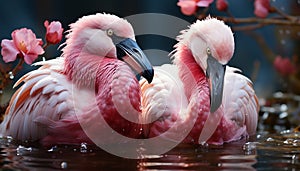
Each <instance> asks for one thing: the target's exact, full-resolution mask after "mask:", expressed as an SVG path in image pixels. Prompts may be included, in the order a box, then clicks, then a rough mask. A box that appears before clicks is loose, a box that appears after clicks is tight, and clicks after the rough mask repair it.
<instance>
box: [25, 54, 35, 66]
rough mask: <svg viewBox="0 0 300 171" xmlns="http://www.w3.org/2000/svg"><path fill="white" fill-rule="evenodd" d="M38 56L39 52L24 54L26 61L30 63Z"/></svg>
mask: <svg viewBox="0 0 300 171" xmlns="http://www.w3.org/2000/svg"><path fill="white" fill-rule="evenodd" d="M37 58H38V55H37V54H25V55H24V61H25V62H26V63H27V64H28V65H31V64H32V63H33V61H34V60H36V59H37Z"/></svg>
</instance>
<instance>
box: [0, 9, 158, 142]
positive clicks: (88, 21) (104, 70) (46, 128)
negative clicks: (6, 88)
mask: <svg viewBox="0 0 300 171" xmlns="http://www.w3.org/2000/svg"><path fill="white" fill-rule="evenodd" d="M62 52H63V53H62V56H61V57H58V58H55V59H52V60H47V61H40V62H37V63H35V65H39V66H41V67H40V68H39V69H37V70H34V71H31V72H29V73H27V74H26V75H24V76H23V77H22V78H20V79H19V80H18V81H17V82H16V83H15V87H16V86H19V85H20V84H21V83H22V82H24V84H23V85H22V86H20V88H19V89H18V90H17V91H16V92H15V93H14V95H13V96H12V98H11V101H10V103H9V106H8V108H7V110H6V113H5V118H4V120H3V122H2V123H1V126H0V131H1V134H2V136H11V137H12V138H14V139H15V140H17V141H29V142H36V141H39V142H41V143H42V144H43V145H45V146H48V145H53V144H79V143H83V142H84V143H93V141H92V140H91V138H90V136H88V135H87V134H88V133H89V132H90V135H91V136H92V137H93V136H94V137H96V138H97V137H100V138H101V139H109V138H107V137H105V135H102V134H101V126H102V124H103V123H101V122H98V121H99V119H98V118H99V117H100V115H101V116H103V118H104V119H105V121H106V122H107V123H108V124H109V125H110V126H111V128H112V129H113V130H114V131H117V132H119V133H120V134H122V135H124V136H127V137H132V138H136V137H139V136H140V135H141V128H140V127H141V126H140V124H138V119H139V117H140V116H139V115H140V114H141V109H140V105H141V99H140V86H139V82H138V80H137V76H136V75H137V74H139V75H141V76H143V77H144V78H145V79H147V80H148V81H149V82H151V80H152V78H153V68H152V66H151V64H150V62H149V60H148V59H147V57H146V56H145V55H144V53H143V52H142V50H141V49H140V48H139V46H138V45H137V43H136V41H135V37H134V31H133V28H132V26H131V25H130V24H129V23H128V22H127V21H126V20H124V19H121V18H119V17H117V16H115V15H111V14H102V13H97V14H93V15H89V16H84V17H82V18H80V19H78V20H77V21H76V22H75V23H73V24H71V25H70V30H69V32H68V34H67V36H66V42H65V46H64V47H63V49H62ZM126 95H127V96H128V97H125V96H126ZM127 100H129V101H127ZM127 105H130V107H127ZM118 106H119V107H118ZM120 106H121V107H120ZM122 106H125V107H123V108H122ZM122 113H123V114H124V115H126V114H127V115H129V116H128V117H129V118H131V119H132V120H127V119H126V118H124V117H123V116H124V115H121V114H122ZM102 132H103V131H102ZM111 141H113V140H111Z"/></svg>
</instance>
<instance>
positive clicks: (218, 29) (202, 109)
mask: <svg viewBox="0 0 300 171" xmlns="http://www.w3.org/2000/svg"><path fill="white" fill-rule="evenodd" d="M178 39H179V43H178V44H177V45H176V46H175V47H176V50H175V52H174V61H173V62H174V64H175V65H168V64H166V65H163V66H160V67H157V70H156V71H155V73H156V74H155V76H154V79H153V82H152V83H151V84H147V83H146V82H145V80H144V81H143V80H142V81H141V82H140V84H141V86H142V87H141V89H142V105H143V106H144V108H145V110H144V111H143V116H142V120H144V123H149V122H152V123H151V124H148V125H145V126H144V134H145V135H146V136H148V137H154V136H158V135H160V136H168V135H173V136H176V131H175V132H174V131H173V134H170V133H168V134H167V132H170V131H167V130H168V129H169V128H170V127H172V126H175V125H174V124H175V121H176V126H177V130H180V131H181V133H184V132H187V131H189V132H188V133H187V135H188V136H187V137H186V138H185V142H194V143H204V142H207V143H211V144H222V143H224V142H230V141H234V140H238V139H240V138H241V137H243V136H247V135H252V134H254V133H255V131H256V126H257V113H258V108H259V107H258V101H257V97H256V95H255V92H254V90H253V87H252V83H251V81H250V80H249V79H248V78H246V77H245V76H243V75H241V74H240V73H239V70H238V69H236V68H232V67H229V66H226V67H225V64H226V63H227V62H228V61H229V60H230V59H231V57H232V55H233V52H234V39H233V34H232V32H231V30H230V28H229V27H228V26H226V25H225V24H224V23H223V22H221V21H219V20H217V19H214V18H207V19H205V20H203V21H197V22H196V23H195V24H192V25H191V27H190V28H189V29H188V30H186V31H183V32H182V34H181V35H180V36H179V37H178ZM166 73H168V74H166ZM170 76H171V77H172V79H171V78H170ZM223 89H224V91H223ZM177 119H179V121H178V120H177ZM154 120H155V121H154ZM177 123H179V124H177ZM194 123H195V125H194V126H193V127H192V128H191V130H185V129H187V125H188V124H194ZM180 131H179V132H180ZM163 132H165V134H162V133H163ZM177 136H178V132H177ZM169 138H170V137H169ZM173 138H174V137H173Z"/></svg>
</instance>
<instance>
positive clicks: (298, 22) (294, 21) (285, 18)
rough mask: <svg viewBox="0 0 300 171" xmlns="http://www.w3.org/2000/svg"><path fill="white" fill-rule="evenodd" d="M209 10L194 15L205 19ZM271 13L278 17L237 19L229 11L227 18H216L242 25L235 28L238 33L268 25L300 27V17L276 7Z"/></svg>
mask: <svg viewBox="0 0 300 171" xmlns="http://www.w3.org/2000/svg"><path fill="white" fill-rule="evenodd" d="M207 9H208V8H205V10H203V11H202V12H201V13H200V14H199V13H198V14H197V13H195V14H194V15H195V16H196V18H198V19H203V18H205V17H206V16H207V14H206V12H207ZM269 12H270V13H275V14H277V16H275V17H269V18H258V17H248V18H236V17H234V16H233V15H232V14H231V13H230V11H229V10H227V11H226V13H227V16H216V17H217V18H218V19H220V20H223V21H224V22H227V23H232V24H241V25H242V26H234V27H233V29H234V30H237V31H245V30H255V29H258V28H261V27H264V26H267V25H286V26H300V16H292V15H288V14H286V13H284V12H282V11H280V10H279V9H277V8H276V7H273V6H272V7H271V8H270V9H269Z"/></svg>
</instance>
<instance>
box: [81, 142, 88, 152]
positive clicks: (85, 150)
mask: <svg viewBox="0 0 300 171" xmlns="http://www.w3.org/2000/svg"><path fill="white" fill-rule="evenodd" d="M87 149H88V148H87V143H85V142H83V143H81V145H80V152H81V153H86V152H87Z"/></svg>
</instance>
